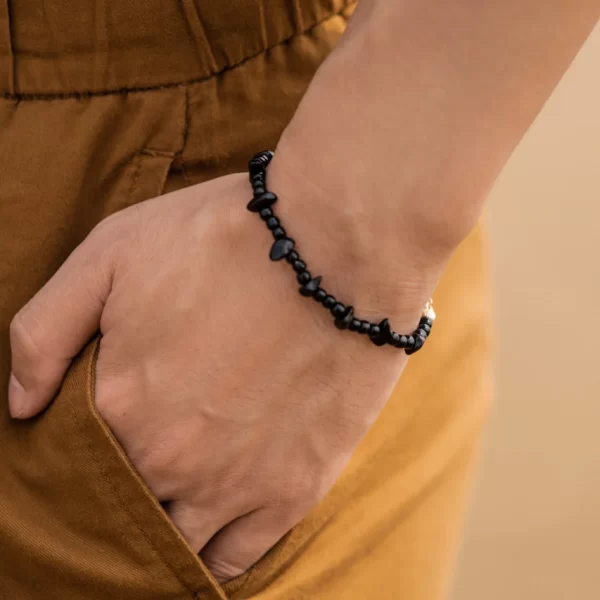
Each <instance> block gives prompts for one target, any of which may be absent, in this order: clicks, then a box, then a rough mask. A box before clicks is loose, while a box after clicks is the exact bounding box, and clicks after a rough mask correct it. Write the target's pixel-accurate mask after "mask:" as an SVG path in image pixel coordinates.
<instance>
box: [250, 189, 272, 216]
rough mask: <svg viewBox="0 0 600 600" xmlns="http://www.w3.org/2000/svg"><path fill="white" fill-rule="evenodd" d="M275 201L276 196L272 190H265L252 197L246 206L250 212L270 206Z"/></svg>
mask: <svg viewBox="0 0 600 600" xmlns="http://www.w3.org/2000/svg"><path fill="white" fill-rule="evenodd" d="M275 202H277V196H276V195H275V194H274V193H273V192H265V193H264V194H261V195H260V196H255V197H254V198H252V200H250V202H248V204H247V206H246V208H247V209H248V210H249V211H250V212H260V211H261V210H262V209H263V208H270V207H271V205H273V204H275Z"/></svg>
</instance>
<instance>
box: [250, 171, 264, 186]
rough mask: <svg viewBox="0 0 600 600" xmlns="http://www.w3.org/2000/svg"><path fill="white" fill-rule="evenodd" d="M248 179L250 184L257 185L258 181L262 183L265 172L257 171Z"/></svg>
mask: <svg viewBox="0 0 600 600" xmlns="http://www.w3.org/2000/svg"><path fill="white" fill-rule="evenodd" d="M250 181H251V182H252V185H258V184H259V183H260V184H261V185H262V184H263V182H264V181H265V174H264V173H257V174H256V175H252V176H251V177H250Z"/></svg>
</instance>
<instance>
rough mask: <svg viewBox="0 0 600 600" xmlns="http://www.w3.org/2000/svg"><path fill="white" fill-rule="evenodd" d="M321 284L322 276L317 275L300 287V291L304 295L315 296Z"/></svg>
mask: <svg viewBox="0 0 600 600" xmlns="http://www.w3.org/2000/svg"><path fill="white" fill-rule="evenodd" d="M320 284H321V277H320V276H319V277H315V278H313V279H311V280H310V281H309V282H308V283H305V284H304V285H303V286H302V287H301V288H300V290H299V291H300V293H301V294H302V295H303V296H306V297H310V296H314V295H315V294H316V293H317V291H318V290H319V289H320V288H319V285H320Z"/></svg>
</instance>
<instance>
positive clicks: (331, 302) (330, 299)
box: [323, 295, 337, 308]
mask: <svg viewBox="0 0 600 600" xmlns="http://www.w3.org/2000/svg"><path fill="white" fill-rule="evenodd" d="M336 303H337V300H336V299H335V296H331V295H328V296H325V298H324V300H323V306H324V307H325V308H333V307H334V306H335V305H336Z"/></svg>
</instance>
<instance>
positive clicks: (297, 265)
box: [292, 259, 306, 273]
mask: <svg viewBox="0 0 600 600" xmlns="http://www.w3.org/2000/svg"><path fill="white" fill-rule="evenodd" d="M292 266H293V267H294V271H296V273H302V271H306V263H305V262H304V261H303V260H300V259H298V260H296V261H294V264H293V265H292Z"/></svg>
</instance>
